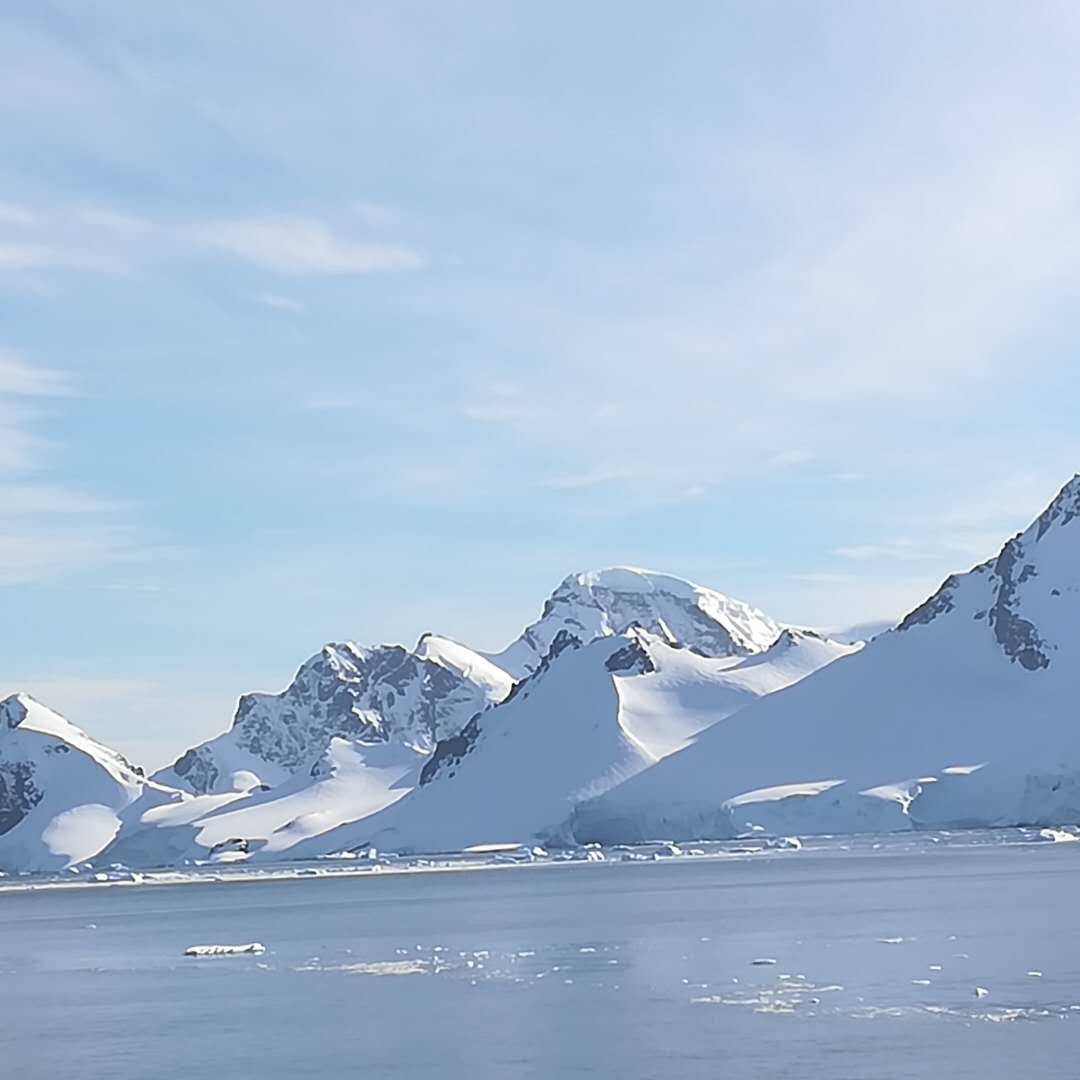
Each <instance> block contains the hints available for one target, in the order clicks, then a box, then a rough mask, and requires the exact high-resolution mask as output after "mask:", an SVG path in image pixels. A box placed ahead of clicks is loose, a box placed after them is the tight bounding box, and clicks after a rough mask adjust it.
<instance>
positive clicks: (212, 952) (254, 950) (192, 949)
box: [184, 941, 266, 956]
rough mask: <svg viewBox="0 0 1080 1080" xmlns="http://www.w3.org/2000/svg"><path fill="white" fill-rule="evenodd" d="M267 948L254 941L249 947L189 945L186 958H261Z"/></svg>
mask: <svg viewBox="0 0 1080 1080" xmlns="http://www.w3.org/2000/svg"><path fill="white" fill-rule="evenodd" d="M264 952H266V946H265V945H263V944H262V943H261V942H258V941H252V942H249V943H248V944H247V945H189V946H188V947H187V948H186V949H185V950H184V955H185V956H261V955H262V954H263V953H264Z"/></svg>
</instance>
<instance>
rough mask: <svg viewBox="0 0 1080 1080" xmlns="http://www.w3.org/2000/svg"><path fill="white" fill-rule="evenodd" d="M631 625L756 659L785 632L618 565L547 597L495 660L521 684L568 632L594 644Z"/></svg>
mask: <svg viewBox="0 0 1080 1080" xmlns="http://www.w3.org/2000/svg"><path fill="white" fill-rule="evenodd" d="M632 626H638V627H641V628H642V629H643V630H648V631H649V632H650V633H652V634H656V635H657V636H659V637H662V638H665V639H666V640H668V641H671V642H677V643H679V644H681V645H685V646H686V647H687V648H689V649H692V650H694V651H695V652H698V653H700V654H701V655H702V656H749V655H752V654H753V653H758V652H761V651H762V650H764V649H767V648H768V647H769V646H770V645H771V644H772V643H773V642H774V641H775V640H776V638H777V636H778V635H779V633H780V630H781V627H780V625H779V624H778V623H775V622H774V621H773V620H772V619H770V618H769V617H768V616H767V615H765V614H763V613H762V612H760V611H758V610H757V609H756V608H753V607H751V606H750V605H749V604H745V603H743V602H742V601H741V600H733V599H731V598H730V597H728V596H725V595H724V594H723V593H718V592H716V591H714V590H713V589H706V588H703V587H702V586H701V585H693V584H691V583H690V582H688V581H682V580H681V579H679V578H675V577H670V576H668V575H667V574H657V573H655V572H653V571H650V570H639V569H637V568H635V567H630V566H618V567H613V568H610V569H607V570H594V571H590V572H587V573H580V574H571V575H570V576H569V577H568V578H566V579H565V580H564V581H563V582H562V584H561V585H560V586H559V587H558V588H557V589H556V590H555V591H554V592H553V593H552V594H551V596H550V597H549V598H548V601H547V603H546V604H544V610H543V612H542V613H541V615H540V618H539V619H537V620H536V622H534V623H532V624H531V625H530V626H528V627H526V629H525V631H524V633H522V635H521V636H520V637H519V638H518V639H517V640H516V641H514V642H512V643H511V644H510V645H508V646H507V647H506V648H505V649H503V650H502V652H499V653H493V654H491V655H490V656H489V659H490V660H492V661H493V662H494V663H495V664H497V665H498V666H499V667H500V668H502V669H503V670H504V671H508V672H510V674H511V675H513V676H514V677H515V678H518V679H520V678H523V677H524V676H526V675H528V674H529V673H530V672H532V671H534V670H536V668H537V666H538V665H539V664H540V662H541V660H542V659H543V658H544V657H545V656H547V654H548V652H549V651H550V649H551V645H552V642H554V640H555V638H556V637H557V636H558V635H559V634H560V633H562V632H563V631H566V632H567V633H569V634H571V635H573V636H574V637H575V638H577V639H578V640H579V641H582V642H588V641H592V640H593V639H594V638H598V637H604V636H607V635H610V634H621V633H622V632H623V631H624V630H628V629H629V628H630V627H632Z"/></svg>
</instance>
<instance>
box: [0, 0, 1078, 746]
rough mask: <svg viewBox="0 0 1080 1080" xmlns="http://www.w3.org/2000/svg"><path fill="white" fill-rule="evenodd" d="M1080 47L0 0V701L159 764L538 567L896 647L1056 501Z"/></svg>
mask: <svg viewBox="0 0 1080 1080" xmlns="http://www.w3.org/2000/svg"><path fill="white" fill-rule="evenodd" d="M1078 49H1080V13H1078V11H1077V8H1076V7H1075V5H1073V4H1068V3H1063V4H1055V3H1049V2H1046V3H1040V4H1033V5H1022V4H1016V3H1005V4H1002V3H994V2H992V0H991V2H987V3H983V4H980V5H978V9H977V11H976V9H975V8H973V7H972V5H971V4H970V3H966V2H964V3H950V2H942V0H934V2H932V3H930V2H919V0H910V2H907V3H904V4H895V3H891V2H889V3H885V2H873V0H865V2H864V0H859V2H855V0H848V2H827V0H825V2H822V3H817V4H791V3H787V2H780V0H762V2H760V3H755V4H747V3H742V2H721V0H708V2H704V0H703V2H696V0H683V2H680V3H679V4H675V5H666V4H654V3H649V2H646V0H596V2H593V3H590V4H586V5H582V4H575V3H569V2H566V3H555V2H544V3H533V2H529V0H513V2H511V3H507V2H504V0H498V2H488V0H470V2H467V3H465V2H461V3H456V2H451V0H444V2H440V3H430V2H423V3H416V2H411V0H394V2H384V3H354V2H341V3H338V2H333V0H326V2H323V3H319V4H314V5H313V4H302V3H299V2H291V3H286V2H268V0H261V2H252V3H247V2H243V0H230V2H228V3H224V4H222V3H213V4H211V3H205V2H201V0H191V2H188V3H184V4H172V5H162V4H153V5H149V4H144V3H141V2H130V3H129V2H124V0H107V2H105V3H101V4H93V5H88V4H83V3H79V2H77V0H68V2H65V3H54V2H50V0H35V3H33V4H21V3H17V2H14V0H0V130H2V131H3V141H2V149H0V616H2V619H0V626H2V629H0V696H2V695H3V694H6V693H9V692H13V691H16V690H27V691H29V692H31V693H33V694H34V695H35V696H37V697H38V698H40V699H41V700H43V701H45V702H46V703H47V704H50V705H52V706H53V707H55V708H58V709H60V710H61V711H63V712H65V714H66V715H67V716H68V717H69V719H71V720H72V721H73V722H75V723H77V724H79V725H80V726H82V727H84V728H86V729H87V730H89V731H90V732H91V733H92V734H94V735H95V736H97V737H98V738H100V739H102V740H103V741H105V742H108V743H110V744H112V745H115V746H116V747H118V748H119V749H121V750H123V751H124V752H126V753H128V754H129V755H130V756H132V757H133V759H134V760H136V761H138V762H141V763H143V764H145V765H147V766H150V767H156V766H159V765H162V764H164V763H165V762H167V761H169V760H171V759H172V758H173V757H175V756H176V755H177V754H178V753H180V752H181V751H182V750H183V749H184V748H185V747H187V746H189V745H192V744H194V743H196V742H198V741H200V740H202V739H204V738H207V737H209V736H211V735H213V734H215V733H217V732H218V731H221V730H223V729H225V728H226V727H227V726H228V724H229V722H230V720H231V716H232V712H233V710H234V708H235V701H236V698H237V696H238V695H239V694H240V693H243V692H245V691H249V690H256V689H258V690H278V689H281V688H283V687H284V686H285V685H286V684H287V683H288V681H289V680H290V678H291V676H292V674H293V673H294V671H295V669H296V668H297V667H298V666H299V664H300V663H301V662H302V661H303V660H304V659H305V658H306V657H308V656H309V655H311V654H312V653H314V652H315V651H316V650H317V649H318V648H319V647H320V645H321V644H322V643H323V642H325V641H332V640H343V639H346V640H358V641H362V642H366V643H377V642H382V641H400V642H404V643H406V644H411V643H412V642H413V641H414V640H415V639H416V638H417V637H418V636H419V635H420V634H421V633H422V632H424V631H427V630H434V631H437V632H440V633H443V634H447V635H449V636H452V637H455V638H458V639H461V640H464V641H466V642H468V643H469V644H472V645H473V646H474V647H478V648H485V649H497V648H500V647H501V646H503V645H504V644H506V643H507V642H508V641H509V640H511V639H512V638H513V637H515V636H516V635H517V634H518V633H519V632H520V630H521V628H522V627H523V626H524V625H525V624H526V623H527V622H528V621H530V620H531V619H533V618H534V617H535V616H536V615H537V614H538V612H539V609H540V606H541V604H542V602H543V600H544V598H545V597H546V596H547V595H548V594H549V593H550V592H551V591H552V589H553V588H554V587H555V586H556V585H557V584H558V582H559V581H560V580H561V579H562V578H563V577H565V576H566V575H567V574H569V573H571V572H572V571H576V570H581V569H586V568H592V567H600V566H607V565H616V564H631V565H638V566H646V567H651V568H654V569H659V570H663V571H666V572H669V573H672V574H676V575H679V576H681V577H685V578H688V579H690V580H693V581H697V582H699V583H701V584H705V585H709V586H711V587H714V588H717V589H720V590H721V591H723V592H726V593H729V594H730V595H733V596H737V597H739V598H741V599H745V600H747V601H749V602H751V603H753V604H755V605H757V606H758V607H760V608H762V609H764V610H765V611H767V612H768V613H769V614H771V615H773V616H774V617H776V618H778V619H781V620H785V621H791V622H795V623H800V624H807V625H814V626H822V627H840V626H848V625H851V624H854V623H860V622H863V621H869V620H878V619H887V618H895V617H898V616H900V615H902V614H903V613H904V612H905V611H907V610H909V609H910V608H912V607H914V606H915V605H916V604H918V603H919V602H920V601H921V600H922V599H923V598H924V597H925V596H926V595H927V594H928V593H929V592H930V591H932V590H933V589H934V588H935V587H936V585H937V584H938V583H939V582H940V580H941V579H942V578H943V577H944V576H945V575H946V574H948V573H950V572H952V571H956V570H964V569H967V568H968V567H970V566H971V565H973V564H974V563H976V562H978V561H981V560H983V559H985V558H987V557H989V556H990V555H992V554H994V553H995V552H996V551H997V549H998V548H999V547H1000V545H1001V543H1002V542H1003V540H1004V539H1006V538H1007V537H1008V536H1009V535H1011V534H1012V533H1014V532H1016V531H1017V530H1019V529H1020V528H1022V527H1023V526H1025V525H1026V524H1027V523H1028V522H1029V521H1030V520H1031V519H1032V518H1033V517H1034V516H1035V515H1036V514H1037V513H1038V512H1039V511H1040V510H1041V509H1042V508H1043V506H1044V505H1045V504H1046V503H1047V502H1049V501H1050V499H1051V498H1052V497H1053V495H1054V494H1055V493H1056V492H1057V490H1058V489H1059V488H1060V487H1061V486H1062V484H1064V483H1065V481H1066V480H1068V479H1069V477H1071V476H1072V475H1073V473H1074V472H1076V471H1077V469H1080V423H1078V419H1080V409H1078V405H1077V403H1078V401H1080V366H1078V364H1077V360H1076V357H1077V348H1078V345H1080V322H1078V320H1077V319H1076V315H1075V313H1076V311H1077V310H1078V308H1077V299H1078V296H1077V293H1078V291H1080V128H1078V127H1077V125H1076V116H1077V115H1080V80H1078V79H1077V78H1076V73H1075V72H1076V68H1075V56H1076V55H1077V50H1078Z"/></svg>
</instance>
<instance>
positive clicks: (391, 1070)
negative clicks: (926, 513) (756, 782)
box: [0, 837, 1080, 1080]
mask: <svg viewBox="0 0 1080 1080" xmlns="http://www.w3.org/2000/svg"><path fill="white" fill-rule="evenodd" d="M982 841H983V842H967V841H965V840H964V839H963V838H960V839H955V838H945V839H944V841H943V842H939V843H937V844H936V845H935V844H931V843H929V842H926V841H923V842H921V843H919V844H912V843H910V842H894V841H883V843H882V846H881V847H879V848H878V849H877V850H871V849H870V845H869V844H868V843H866V842H864V843H862V844H861V845H860V844H855V845H848V844H843V843H841V842H839V841H834V842H820V843H819V844H818V846H817V850H810V849H809V845H808V848H807V849H804V850H803V851H800V852H774V853H769V854H766V855H763V856H760V857H755V858H747V859H702V858H699V859H693V858H688V859H671V860H665V861H659V862H650V863H631V864H620V865H614V864H604V863H599V864H589V865H564V866H544V867H538V868H524V869H518V868H510V869H506V870H499V871H493V872H478V873H432V874H412V875H400V876H390V875H385V876H378V875H370V876H368V877H365V878H351V879H337V880H331V879H327V880H311V879H307V880H303V879H302V880H292V881H288V880H287V881H274V882H259V883H233V884H217V883H210V884H205V883H204V884H197V885H176V886H172V885H170V886H164V885H159V886H146V887H122V888H100V889H71V890H65V891H51V892H47V891H40V892H35V893H7V894H0V1075H2V1076H4V1077H12V1078H19V1080H37V1078H48V1080H53V1078H58V1077H74V1078H78V1080H94V1078H97V1077H109V1078H111V1080H128V1078H131V1080H146V1078H147V1077H153V1076H164V1077H186V1076H193V1077H214V1078H216V1077H224V1076H229V1077H236V1078H241V1080H245V1078H249V1077H250V1078H260V1080H262V1078H268V1080H277V1078H286V1077H287V1078H289V1080H299V1078H306V1077H318V1078H320V1080H326V1078H334V1077H353V1076H357V1077H359V1076H364V1077H393V1078H409V1080H411V1078H413V1077H439V1078H441V1080H447V1078H448V1080H484V1078H491V1080H495V1078H498V1080H506V1078H518V1077H543V1078H548V1077H619V1078H642V1080H645V1078H655V1080H661V1078H662V1080H668V1078H671V1080H687V1078H695V1077H717V1078H728V1080H730V1078H736V1080H737V1078H744V1077H745V1078H751V1077H753V1078H768V1077H781V1076H782V1077H785V1078H787V1080H798V1078H815V1080H817V1078H822V1080H824V1078H829V1080H844V1078H850V1080H875V1078H883V1080H884V1078H888V1080H900V1078H909V1077H910V1078H916V1077H918V1078H924V1077H949V1078H951V1080H965V1078H978V1080H990V1078H996V1077H1001V1078H1009V1080H1012V1078H1016V1080H1024V1078H1038V1077H1053V1078H1055V1080H1060V1078H1067V1077H1072V1076H1077V1075H1080V843H1074V844H1043V845H1039V844H1015V843H997V842H994V841H993V838H990V839H989V840H987V838H986V837H983V838H982ZM249 941H259V942H263V943H265V945H266V952H265V954H264V955H262V956H239V957H227V958H219V959H202V960H197V959H188V958H185V957H184V956H183V955H182V954H183V951H184V949H185V948H187V947H188V946H190V945H193V944H203V943H218V942H249ZM754 961H759V962H758V963H755V962H754ZM765 961H772V962H765ZM1029 973H1030V974H1029ZM1035 973H1039V974H1035ZM976 987H981V988H983V989H984V990H985V991H987V992H986V993H985V994H978V995H977V993H976Z"/></svg>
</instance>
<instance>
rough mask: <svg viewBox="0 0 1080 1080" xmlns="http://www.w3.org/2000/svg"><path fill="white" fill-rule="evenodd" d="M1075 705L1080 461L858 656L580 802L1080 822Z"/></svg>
mask: <svg viewBox="0 0 1080 1080" xmlns="http://www.w3.org/2000/svg"><path fill="white" fill-rule="evenodd" d="M1078 704H1080V477H1078V478H1074V479H1073V480H1072V481H1071V482H1070V483H1069V484H1068V485H1066V487H1065V488H1064V489H1063V490H1062V492H1061V493H1060V494H1059V496H1058V497H1057V498H1056V499H1055V500H1054V502H1053V503H1052V504H1051V505H1050V507H1049V508H1048V509H1047V510H1046V512H1045V513H1043V514H1042V515H1041V516H1040V517H1039V519H1038V520H1037V521H1036V522H1034V523H1033V524H1032V525H1031V526H1030V527H1029V528H1028V529H1027V530H1026V531H1025V532H1023V533H1021V534H1019V535H1018V536H1016V537H1014V538H1013V539H1012V540H1010V541H1008V542H1007V543H1006V544H1005V546H1004V547H1003V548H1002V550H1001V552H1000V553H999V555H998V556H997V557H996V558H994V559H991V560H990V561H988V562H986V563H984V564H982V565H980V566H977V567H975V568H974V569H973V570H971V571H970V572H969V573H966V574H961V575H957V576H953V577H950V578H948V579H947V580H946V582H945V583H944V584H943V585H942V587H941V589H940V590H939V591H938V592H937V593H935V594H934V596H933V597H931V598H930V599H929V600H928V601H927V602H926V603H925V604H923V605H921V606H920V607H919V608H917V609H916V610H915V611H913V612H912V613H911V614H910V615H908V616H907V618H906V619H904V620H903V621H902V622H901V623H900V624H899V626H898V627H896V628H895V629H893V630H891V631H889V632H888V633H886V634H883V635H881V636H879V637H877V638H875V639H874V640H873V641H871V642H870V643H869V644H868V645H867V646H866V647H865V648H863V649H862V650H861V651H860V652H859V653H858V654H857V655H854V656H851V657H849V658H847V659H845V660H843V661H842V662H840V663H837V664H832V665H829V666H827V667H825V668H824V669H823V670H820V671H818V672H816V673H815V674H813V675H811V676H810V677H808V678H806V679H804V680H802V681H801V682H798V683H796V684H795V685H793V686H790V687H788V688H786V689H784V690H781V691H780V692H779V693H776V694H774V695H770V696H768V697H765V698H762V699H761V700H758V701H756V702H754V703H753V704H752V705H750V706H748V707H747V708H746V709H743V710H741V711H740V712H738V713H737V714H735V715H734V716H732V717H731V718H730V719H729V720H727V721H726V722H725V723H723V724H718V725H715V726H713V727H711V728H710V729H709V730H708V731H706V732H704V733H703V734H702V735H701V736H700V738H698V739H697V740H696V741H695V742H694V743H693V744H692V745H691V746H689V747H687V748H686V749H684V750H682V751H680V752H679V753H676V754H674V755H672V756H671V757H668V758H667V759H666V760H664V761H662V762H660V763H659V764H657V765H656V766H654V767H653V768H652V769H650V770H649V771H648V772H647V773H646V774H643V775H641V776H636V777H634V778H632V779H631V780H629V781H628V782H627V783H625V784H623V785H620V786H619V787H618V788H616V789H614V790H612V791H609V792H607V793H604V794H603V796H602V797H599V798H597V799H596V800H594V801H593V802H591V803H590V804H588V805H586V806H583V807H581V808H579V810H578V812H577V814H576V815H575V831H576V835H577V838H578V839H579V840H587V839H588V840H604V841H616V840H618V841H626V840H630V839H633V838H638V837H643V836H656V835H677V836H680V837H702V836H715V837H724V836H731V835H737V834H739V833H740V832H744V831H747V830H749V829H751V828H753V827H754V826H757V827H759V828H763V829H764V830H765V831H768V832H775V833H797V832H803V833H823V832H858V831H878V830H899V829H911V828H947V827H967V826H971V827H977V826H996V825H1012V824H1031V825H1041V824H1045V825H1054V824H1060V823H1063V822H1077V821H1080V724H1078V723H1077V709H1078ZM793 785H795V786H797V787H793ZM815 789H816V790H815ZM751 796H752V797H751Z"/></svg>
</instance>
